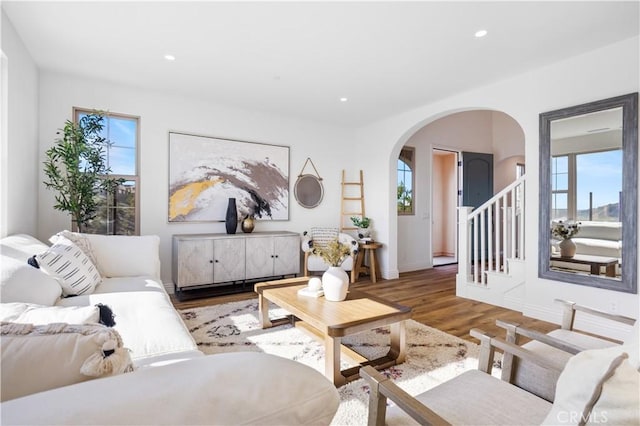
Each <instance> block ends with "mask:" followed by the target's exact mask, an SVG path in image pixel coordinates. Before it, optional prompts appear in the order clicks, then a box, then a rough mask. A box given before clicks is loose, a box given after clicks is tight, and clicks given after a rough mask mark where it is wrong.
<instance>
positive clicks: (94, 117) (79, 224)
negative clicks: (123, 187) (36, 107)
mask: <svg viewBox="0 0 640 426" xmlns="http://www.w3.org/2000/svg"><path fill="white" fill-rule="evenodd" d="M103 120H104V115H103V114H102V113H100V112H94V113H91V114H87V115H84V116H82V118H80V120H79V122H78V123H74V122H73V121H71V120H67V121H66V122H65V125H64V128H62V129H60V130H59V131H58V132H57V134H58V135H60V137H59V138H58V139H56V141H55V144H54V145H53V146H52V147H51V148H49V149H48V150H47V151H46V153H45V155H46V157H47V159H46V160H45V161H44V163H43V164H44V174H45V176H46V180H45V181H44V182H43V183H44V185H45V187H46V188H47V189H51V190H54V191H57V193H56V195H55V200H56V204H55V205H54V206H53V208H54V209H56V210H61V211H64V212H67V213H69V214H70V215H71V222H72V229H77V230H78V231H80V232H82V231H83V230H84V228H85V226H86V225H87V224H88V223H89V222H90V221H91V220H92V219H93V218H95V216H96V212H97V208H98V201H99V200H98V196H99V195H100V194H101V192H102V191H106V192H107V193H108V194H112V193H113V192H115V189H116V188H117V186H118V185H120V184H121V183H122V182H124V180H123V179H114V178H109V177H108V174H109V173H110V172H111V169H110V168H109V167H107V164H106V160H105V154H104V147H105V146H107V145H108V141H107V140H106V139H105V138H104V137H103V136H102V129H103V128H104V125H103Z"/></svg>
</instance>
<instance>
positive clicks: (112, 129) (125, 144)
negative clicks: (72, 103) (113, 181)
mask: <svg viewBox="0 0 640 426" xmlns="http://www.w3.org/2000/svg"><path fill="white" fill-rule="evenodd" d="M85 115H87V114H84V113H82V114H80V117H83V116H85ZM102 124H103V125H104V128H103V129H102V132H101V136H102V137H104V138H105V139H106V140H107V141H108V142H110V143H111V146H109V147H108V148H107V149H105V154H106V160H107V165H108V166H109V167H110V168H111V174H115V175H135V174H136V120H135V119H129V118H126V117H108V116H105V119H104V120H103V122H102Z"/></svg>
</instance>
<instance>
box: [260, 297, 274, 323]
mask: <svg viewBox="0 0 640 426" xmlns="http://www.w3.org/2000/svg"><path fill="white" fill-rule="evenodd" d="M258 311H259V314H260V327H262V328H271V327H273V324H272V323H271V320H270V319H269V301H268V300H267V298H266V297H262V294H258Z"/></svg>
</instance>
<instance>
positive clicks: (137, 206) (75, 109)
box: [73, 107, 141, 235]
mask: <svg viewBox="0 0 640 426" xmlns="http://www.w3.org/2000/svg"><path fill="white" fill-rule="evenodd" d="M94 113H96V109H94V108H83V107H73V121H74V123H78V122H79V115H80V114H94ZM100 113H101V114H102V115H103V116H104V117H105V118H106V119H108V118H110V117H114V118H124V119H129V120H134V121H135V122H136V142H135V157H136V158H135V162H134V164H135V175H124V174H114V173H109V177H110V178H113V179H121V178H122V179H124V180H125V181H133V182H134V183H135V187H136V191H135V194H134V202H135V208H134V210H135V211H134V220H135V227H134V233H133V235H140V121H141V119H140V116H138V115H133V114H124V113H119V112H111V111H100ZM107 139H108V137H107ZM108 160H109V159H108V158H107V161H108ZM115 208H116V207H107V209H115ZM100 235H124V234H110V233H109V234H100Z"/></svg>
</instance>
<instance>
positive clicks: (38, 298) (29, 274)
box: [0, 256, 62, 306]
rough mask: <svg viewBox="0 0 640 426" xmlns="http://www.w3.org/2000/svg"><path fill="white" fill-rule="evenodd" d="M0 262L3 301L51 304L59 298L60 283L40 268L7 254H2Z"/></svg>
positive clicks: (0, 289) (0, 284)
mask: <svg viewBox="0 0 640 426" xmlns="http://www.w3.org/2000/svg"><path fill="white" fill-rule="evenodd" d="M0 263H2V268H0V270H1V278H0V293H1V294H2V301H3V302H26V303H35V304H38V305H46V306H52V305H53V304H54V303H56V301H57V300H58V299H59V298H60V295H61V294H62V289H61V288H60V284H58V282H57V281H56V280H55V279H53V277H51V276H49V275H47V274H46V273H44V272H43V271H42V270H41V269H36V268H33V267H31V266H29V265H28V264H27V263H26V262H25V261H24V260H18V259H13V258H11V257H8V256H2V258H1V260H0Z"/></svg>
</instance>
